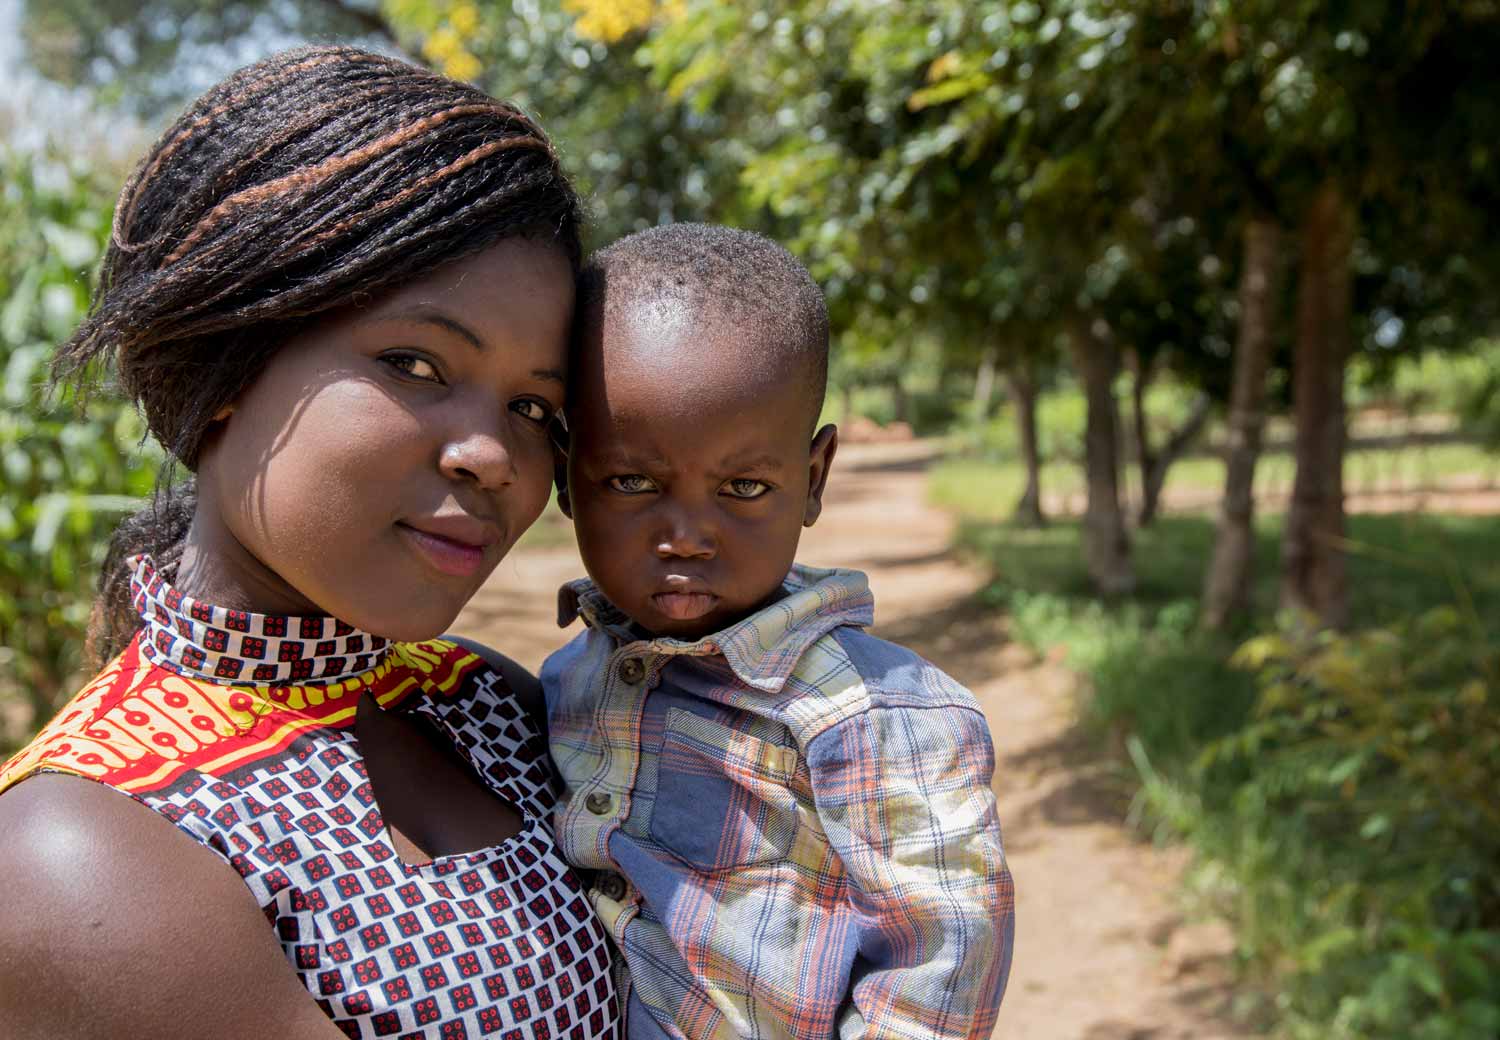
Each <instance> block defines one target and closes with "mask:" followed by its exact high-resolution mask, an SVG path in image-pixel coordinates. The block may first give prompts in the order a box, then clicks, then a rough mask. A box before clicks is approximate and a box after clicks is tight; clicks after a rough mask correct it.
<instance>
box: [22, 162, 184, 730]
mask: <svg viewBox="0 0 1500 1040" xmlns="http://www.w3.org/2000/svg"><path fill="white" fill-rule="evenodd" d="M0 168H3V170H4V174H5V189H4V191H3V192H0V299H3V300H4V304H3V307H0V373H3V380H0V397H3V399H4V404H5V408H4V411H3V412H0V472H3V475H4V479H3V480H0V646H3V647H4V648H5V650H4V653H3V654H0V704H4V703H6V702H14V701H19V702H21V703H22V704H23V705H24V706H25V708H26V714H27V715H29V717H30V718H31V720H32V721H33V723H34V724H35V723H40V722H41V721H43V720H45V719H46V718H47V717H48V716H49V715H51V714H52V712H53V711H55V710H56V709H57V708H58V707H59V706H60V705H61V703H62V701H63V699H64V698H65V697H66V696H67V695H69V694H70V693H72V692H73V689H74V684H75V682H76V680H77V678H78V676H77V675H76V674H75V673H76V672H77V670H78V668H79V664H80V660H79V649H80V647H81V646H82V645H83V634H84V627H85V623H86V622H87V620H88V613H89V606H88V605H89V603H90V601H91V600H92V595H91V590H92V588H93V584H94V582H93V579H94V575H95V573H96V571H97V567H98V562H99V558H100V557H101V556H102V554H103V548H104V541H105V539H106V538H107V536H108V533H109V531H110V530H111V528H112V527H113V526H114V523H115V521H116V520H117V519H118V517H119V514H120V513H121V512H122V511H124V510H128V509H132V508H134V507H135V506H137V505H138V504H139V503H140V502H141V500H142V498H143V496H145V495H147V494H149V493H150V490H151V486H152V483H153V479H154V477H155V475H156V472H157V468H158V466H159V465H160V463H161V458H160V456H159V455H158V454H155V453H154V452H152V451H150V450H146V451H142V450H141V448H140V442H141V439H142V437H143V435H144V432H145V431H144V428H143V426H142V424H141V422H140V421H139V419H138V418H137V416H136V415H135V413H134V411H132V410H131V409H130V408H129V407H127V406H125V405H124V404H122V403H120V402H119V401H117V400H114V399H112V398H109V397H106V396H102V395H100V396H95V397H94V398H93V399H92V400H91V401H90V402H89V407H88V409H87V411H86V412H80V410H79V409H78V408H77V407H76V405H77V402H76V401H75V400H74V399H73V398H72V397H71V395H68V394H64V395H62V396H61V397H50V398H49V397H48V396H47V395H46V393H45V389H44V387H45V379H46V372H47V362H48V359H49V358H50V357H51V355H52V350H53V347H54V345H55V344H56V343H57V342H59V341H60V340H62V339H65V338H66V337H67V336H68V334H69V333H70V332H71V331H72V329H73V326H74V325H75V324H76V323H77V321H78V319H79V318H80V317H81V316H82V315H83V311H84V308H85V307H86V306H87V303H88V298H89V279H88V275H87V272H88V270H89V268H90V267H91V266H92V265H93V263H94V262H95V260H96V259H97V257H98V255H99V253H100V251H101V249H102V247H103V243H104V239H105V236H106V235H108V234H109V199H110V197H111V196H110V195H109V191H110V190H111V189H112V185H106V184H104V183H102V182H101V178H100V177H98V176H97V175H96V174H94V173H92V172H91V171H89V170H88V169H87V168H86V167H84V166H82V164H81V163H76V162H75V164H73V165H70V164H69V163H68V162H66V161H64V160H61V159H59V158H57V157H55V156H48V155H18V154H14V153H11V152H8V151H0ZM16 736H20V734H7V733H5V732H4V731H3V730H0V745H4V744H5V743H7V742H8V741H7V738H8V737H16Z"/></svg>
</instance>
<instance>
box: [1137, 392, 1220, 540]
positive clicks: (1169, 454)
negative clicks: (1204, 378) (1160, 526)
mask: <svg viewBox="0 0 1500 1040" xmlns="http://www.w3.org/2000/svg"><path fill="white" fill-rule="evenodd" d="M1212 411H1213V400H1212V399H1211V398H1210V397H1209V396H1208V395H1207V394H1199V395H1198V396H1197V397H1195V398H1194V399H1193V406H1192V407H1191V408H1190V409H1188V414H1187V417H1186V418H1184V419H1183V420H1182V425H1181V426H1179V427H1177V428H1176V429H1175V430H1173V431H1172V433H1171V435H1170V436H1169V437H1167V443H1166V444H1164V445H1162V449H1161V451H1156V452H1152V453H1151V462H1150V465H1146V466H1143V467H1141V511H1140V526H1141V527H1150V526H1151V523H1152V521H1154V520H1155V519H1156V514H1157V511H1158V509H1159V507H1160V505H1161V492H1162V488H1164V487H1166V486H1167V471H1168V470H1170V469H1171V468H1172V463H1174V462H1176V461H1177V460H1178V459H1180V458H1182V456H1183V455H1185V454H1187V450H1188V449H1189V448H1191V447H1192V446H1193V442H1194V441H1196V440H1197V439H1198V435H1199V434H1200V433H1202V432H1203V427H1204V426H1205V425H1206V424H1207V423H1208V417H1209V415H1210V413H1211V412H1212Z"/></svg>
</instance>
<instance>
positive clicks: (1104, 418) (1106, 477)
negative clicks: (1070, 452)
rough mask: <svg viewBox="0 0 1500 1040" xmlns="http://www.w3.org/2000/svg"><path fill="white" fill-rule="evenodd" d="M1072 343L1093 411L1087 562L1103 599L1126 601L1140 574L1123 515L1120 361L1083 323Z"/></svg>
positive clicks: (1087, 445) (1087, 443) (1088, 445)
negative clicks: (1134, 564)
mask: <svg viewBox="0 0 1500 1040" xmlns="http://www.w3.org/2000/svg"><path fill="white" fill-rule="evenodd" d="M1068 341H1069V348H1070V350H1071V352H1072V355H1073V364H1074V366H1075V367H1076V368H1077V369H1078V375H1079V378H1080V379H1082V381H1083V392H1084V398H1085V400H1086V402H1087V405H1088V419H1087V422H1086V427H1085V432H1084V470H1085V474H1086V478H1087V482H1088V505H1087V506H1086V507H1085V509H1084V514H1083V556H1084V562H1085V563H1086V565H1087V566H1088V571H1089V577H1091V578H1092V579H1093V581H1094V585H1095V587H1096V588H1097V589H1098V590H1099V592H1100V594H1101V595H1104V596H1122V595H1125V594H1127V593H1129V592H1131V591H1132V590H1133V589H1134V588H1135V572H1134V570H1133V569H1132V568H1131V565H1130V538H1129V536H1128V535H1127V534H1126V532H1125V514H1124V512H1123V511H1122V510H1121V509H1120V435H1119V425H1120V419H1119V409H1118V408H1117V407H1116V405H1115V391H1114V379H1115V373H1116V371H1117V369H1118V368H1119V358H1118V357H1117V355H1116V352H1115V349H1114V346H1113V345H1112V344H1110V343H1108V342H1106V341H1104V340H1103V339H1101V338H1100V337H1099V336H1096V335H1095V334H1094V333H1093V331H1092V330H1091V329H1089V328H1088V327H1087V326H1085V325H1084V324H1082V323H1081V322H1076V323H1074V324H1073V325H1072V326H1071V327H1070V328H1069V330H1068Z"/></svg>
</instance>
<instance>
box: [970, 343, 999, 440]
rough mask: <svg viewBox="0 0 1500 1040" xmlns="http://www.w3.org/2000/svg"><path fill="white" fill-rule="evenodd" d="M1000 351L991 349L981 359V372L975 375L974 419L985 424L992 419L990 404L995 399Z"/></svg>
mask: <svg viewBox="0 0 1500 1040" xmlns="http://www.w3.org/2000/svg"><path fill="white" fill-rule="evenodd" d="M998 354H999V351H998V350H996V349H995V348H994V347H990V348H988V349H987V350H985V352H984V356H983V357H981V358H980V359H979V370H978V371H977V372H976V373H975V374H974V409H973V411H974V419H975V421H976V422H984V421H985V420H986V419H988V418H989V417H990V404H991V403H992V402H993V401H994V398H995V369H996V367H997V366H996V364H995V359H996V356H997V355H998Z"/></svg>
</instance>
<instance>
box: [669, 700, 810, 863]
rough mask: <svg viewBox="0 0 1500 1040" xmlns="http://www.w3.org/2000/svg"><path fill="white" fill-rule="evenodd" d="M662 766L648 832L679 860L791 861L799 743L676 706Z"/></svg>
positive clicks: (732, 861)
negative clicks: (741, 728) (742, 729)
mask: <svg viewBox="0 0 1500 1040" xmlns="http://www.w3.org/2000/svg"><path fill="white" fill-rule="evenodd" d="M657 768H658V772H657V784H656V805H655V807H654V808H653V809H652V812H651V837H652V838H653V839H654V840H655V841H656V842H657V843H658V844H660V845H662V846H664V847H665V848H666V849H667V850H668V851H670V852H671V853H672V854H673V855H675V856H677V858H679V859H681V860H682V861H684V862H685V863H687V864H688V865H690V866H691V867H693V868H694V869H696V870H700V871H704V872H705V873H706V872H710V871H715V870H726V869H729V868H732V867H745V866H750V865H752V864H756V863H774V862H776V861H778V860H782V859H785V858H786V856H787V853H788V851H789V850H790V849H791V847H792V840H793V838H794V837H795V835H796V832H797V799H796V797H795V796H794V795H793V794H792V792H791V790H790V789H789V786H788V785H789V784H790V783H791V780H792V777H793V775H794V772H795V770H796V768H797V752H796V749H795V748H790V747H782V746H780V745H778V744H773V743H770V742H769V741H764V740H760V739H758V738H756V737H752V736H750V735H749V734H746V733H740V732H738V731H737V730H733V729H730V728H729V727H728V726H723V725H720V724H719V723H717V722H711V721H709V720H708V719H704V718H700V717H699V716H697V715H694V714H693V713H692V712H687V711H682V710H680V709H678V708H673V709H672V710H671V711H670V712H669V713H668V715H667V724H666V732H665V734H664V735H663V738H662V746H661V756H660V758H659V760H658V767H657Z"/></svg>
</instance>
